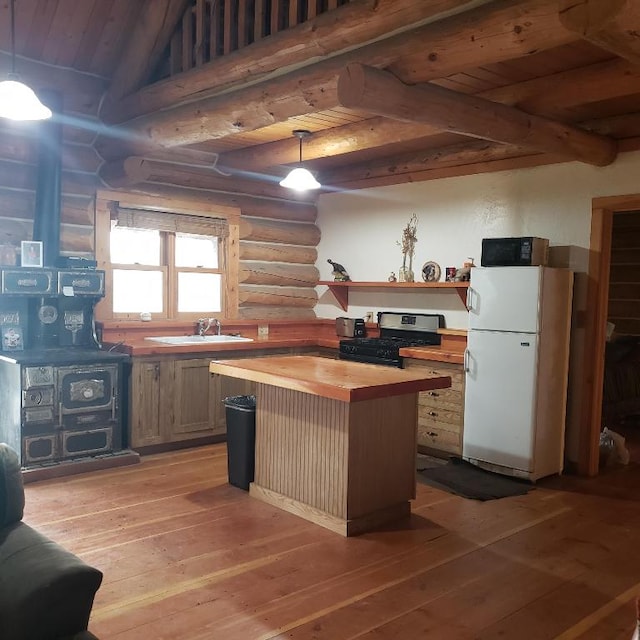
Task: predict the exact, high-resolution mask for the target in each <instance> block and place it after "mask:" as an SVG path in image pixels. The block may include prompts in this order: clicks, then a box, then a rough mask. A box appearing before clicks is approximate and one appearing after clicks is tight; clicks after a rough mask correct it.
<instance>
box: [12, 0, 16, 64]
mask: <svg viewBox="0 0 640 640" xmlns="http://www.w3.org/2000/svg"><path fill="white" fill-rule="evenodd" d="M11 75H12V76H15V75H16V0H11Z"/></svg>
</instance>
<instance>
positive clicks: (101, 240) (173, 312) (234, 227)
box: [95, 192, 240, 322]
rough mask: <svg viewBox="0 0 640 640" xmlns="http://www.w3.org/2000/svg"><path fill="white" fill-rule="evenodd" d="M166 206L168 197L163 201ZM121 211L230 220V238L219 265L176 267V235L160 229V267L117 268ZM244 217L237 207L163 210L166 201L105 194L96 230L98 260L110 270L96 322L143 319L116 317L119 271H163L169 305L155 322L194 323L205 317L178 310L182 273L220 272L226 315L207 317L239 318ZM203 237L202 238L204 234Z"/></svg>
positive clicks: (191, 204)
mask: <svg viewBox="0 0 640 640" xmlns="http://www.w3.org/2000/svg"><path fill="white" fill-rule="evenodd" d="M114 196H117V198H116V197H114ZM161 200H162V201H163V204H164V199H161ZM118 207H124V208H136V209H139V210H142V211H144V212H145V213H146V214H148V215H149V216H153V214H154V213H158V214H161V215H166V214H167V213H169V214H182V215H190V216H199V217H203V218H207V217H208V218H214V219H217V220H218V221H219V220H220V219H225V220H226V221H227V223H228V230H229V231H228V236H227V237H225V238H222V237H219V236H212V237H218V267H217V268H215V269H213V268H207V267H202V268H198V267H177V266H176V265H175V233H174V232H171V231H160V234H161V248H160V251H161V257H160V263H161V264H160V265H159V266H153V265H122V264H115V263H114V264H112V263H111V257H110V232H111V221H112V219H114V218H115V217H116V215H117V210H118ZM239 217H240V211H239V210H238V209H235V208H232V207H225V206H221V205H212V204H210V203H205V202H196V201H193V200H189V201H188V202H184V203H181V205H180V206H177V207H176V206H174V207H171V208H170V209H169V208H167V207H166V206H160V202H159V201H157V200H156V199H155V198H154V197H152V196H145V195H142V194H123V193H119V192H99V193H98V195H97V198H96V209H95V220H96V224H95V230H96V260H97V263H98V267H99V268H100V269H104V271H105V288H106V292H105V297H104V299H103V300H102V301H101V302H100V303H99V304H98V305H97V307H96V319H97V320H100V321H103V322H104V321H105V320H114V321H129V320H138V321H139V320H140V314H139V313H138V312H129V313H114V311H113V270H114V269H125V270H126V269H131V270H138V271H139V270H154V271H157V270H163V273H164V275H163V280H164V282H163V295H164V300H163V306H164V307H165V308H164V312H163V313H162V314H153V316H152V317H153V320H157V321H163V322H171V321H193V320H196V319H197V318H199V317H201V316H202V315H203V313H204V312H203V313H198V312H193V311H189V312H178V308H177V306H178V288H177V287H178V284H177V283H178V274H179V273H181V272H191V273H194V272H195V273H220V274H221V276H222V287H221V311H220V312H217V313H212V312H207V315H211V316H213V317H217V318H219V319H220V320H228V319H232V318H236V317H237V314H238V294H237V289H238V271H239V252H238V244H239V241H238V239H239V226H238V225H239ZM198 235H200V234H198Z"/></svg>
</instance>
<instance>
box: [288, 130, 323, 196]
mask: <svg viewBox="0 0 640 640" xmlns="http://www.w3.org/2000/svg"><path fill="white" fill-rule="evenodd" d="M293 135H294V136H296V137H297V138H298V140H299V142H300V166H298V167H296V168H295V169H292V170H291V171H290V172H289V175H288V176H287V177H286V178H284V179H283V180H281V181H280V186H281V187H286V188H287V189H295V190H296V191H309V190H310V189H319V188H320V187H321V186H322V185H321V184H320V183H319V182H318V181H317V180H316V179H315V178H314V177H313V174H312V173H311V171H309V170H308V169H305V168H304V167H303V166H302V140H303V139H304V138H308V137H309V136H310V135H311V131H307V130H306V129H295V130H294V131H293Z"/></svg>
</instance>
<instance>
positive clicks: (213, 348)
mask: <svg viewBox="0 0 640 640" xmlns="http://www.w3.org/2000/svg"><path fill="white" fill-rule="evenodd" d="M340 340H341V338H338V337H337V336H336V337H328V338H318V337H313V336H311V337H305V338H302V337H288V338H276V337H272V338H257V339H254V340H253V342H230V343H228V344H211V343H207V344H189V345H185V344H183V345H172V344H163V343H162V342H153V341H152V340H144V339H135V340H131V341H127V342H126V343H124V344H120V345H119V346H118V347H117V351H119V352H121V353H127V354H129V355H130V356H134V357H135V356H158V355H161V356H171V355H184V354H190V353H192V354H194V356H195V357H207V356H211V357H216V356H217V355H218V354H224V353H229V352H232V351H242V352H251V351H257V350H260V349H280V348H291V347H326V348H329V349H338V347H339V345H340ZM109 346H112V345H105V348H107V347H109ZM400 355H401V356H404V357H407V358H416V359H419V360H435V361H439V362H455V363H458V364H461V363H462V361H463V357H464V356H463V353H462V352H461V351H460V350H452V349H446V348H443V347H441V346H433V347H414V348H407V349H401V351H400Z"/></svg>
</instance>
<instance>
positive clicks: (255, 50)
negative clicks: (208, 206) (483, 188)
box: [0, 0, 640, 198]
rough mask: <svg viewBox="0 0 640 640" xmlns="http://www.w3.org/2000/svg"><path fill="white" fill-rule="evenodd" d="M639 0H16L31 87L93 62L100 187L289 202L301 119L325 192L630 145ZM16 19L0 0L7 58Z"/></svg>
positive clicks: (636, 108)
mask: <svg viewBox="0 0 640 640" xmlns="http://www.w3.org/2000/svg"><path fill="white" fill-rule="evenodd" d="M639 5H640V3H638V2H636V1H635V0H615V1H613V0H377V1H374V0H351V1H350V2H346V1H343V2H333V3H331V2H327V1H323V0H318V1H317V2H316V0H271V1H270V0H263V1H262V0H247V1H245V0H236V1H235V2H234V1H232V0H224V1H222V0H221V1H220V2H210V0H140V2H131V1H130V0H83V1H82V2H77V0H18V1H17V2H16V52H17V54H18V61H17V66H18V71H19V72H20V73H22V74H23V76H24V77H26V78H28V79H29V80H30V81H31V82H33V83H34V84H35V87H36V88H46V87H47V84H48V83H51V82H52V80H51V78H52V74H53V75H55V74H58V75H57V76H56V77H58V78H59V77H62V75H64V73H65V72H66V71H68V70H69V69H74V70H77V71H79V72H82V73H83V74H84V76H83V78H84V80H83V81H82V82H77V81H76V82H75V84H74V83H71V84H69V83H68V84H67V85H66V90H67V91H68V92H69V93H73V91H76V92H78V91H79V87H80V85H82V89H83V90H84V94H86V95H85V97H84V98H83V99H79V98H77V97H76V98H75V99H74V98H73V97H70V98H69V99H68V100H67V101H66V102H65V104H66V105H67V109H68V110H69V111H70V112H72V113H79V114H85V115H91V116H95V115H97V114H99V116H100V118H101V119H102V120H103V121H104V123H106V125H108V126H107V128H105V129H104V130H103V133H102V134H101V135H100V136H99V137H98V139H97V140H96V142H95V146H96V149H97V150H98V152H99V153H100V155H101V157H102V158H103V160H104V164H103V166H102V169H101V177H102V179H103V181H104V182H105V183H106V184H108V185H110V186H115V187H127V186H131V187H133V186H136V185H140V184H148V183H162V184H170V185H177V186H187V187H197V188H206V189H212V190H223V191H230V192H239V193H248V194H254V195H262V196H269V197H278V198H291V195H290V192H289V193H288V192H286V190H283V189H282V188H281V187H279V186H278V185H277V180H278V179H279V178H280V177H281V176H282V175H284V174H285V173H286V171H287V170H288V168H289V167H290V166H291V165H293V164H295V163H296V162H297V160H298V153H299V148H298V142H297V140H296V139H295V138H294V137H293V136H292V130H293V129H309V130H311V131H312V132H313V135H312V137H311V138H309V139H308V140H307V141H305V143H304V147H303V155H304V161H305V165H306V166H307V167H308V168H310V169H311V170H312V171H314V172H315V173H316V174H317V177H318V178H319V180H320V181H321V182H322V184H323V185H324V186H325V187H326V188H328V189H344V188H362V187H368V186H376V185H381V184H394V183H402V182H410V181H417V180H427V179H433V178H439V177H444V176H450V175H463V174H468V173H476V172H483V171H492V170H500V169H504V168H510V167H518V166H533V165H537V164H544V163H553V162H563V161H567V160H573V159H575V160H579V161H582V162H588V163H590V164H594V165H597V166H603V165H606V164H609V163H610V162H613V161H615V158H616V157H617V154H618V153H619V152H620V151H626V150H632V149H637V148H640V38H639V37H638V35H637V34H638V33H640V8H639ZM216 11H218V12H219V13H217V14H215V13H214V12H216ZM203 21H204V22H203ZM298 23H299V24H298ZM8 24H9V16H8V4H7V3H4V4H3V5H2V6H0V48H1V49H2V50H3V51H4V54H2V55H1V56H0V64H1V65H2V69H7V67H8V61H9V58H10V56H9V51H10V42H9V29H8V28H6V27H7V26H8ZM238 25H239V27H240V28H238ZM205 27H206V33H205ZM216 29H217V31H216ZM203 44H206V49H205V50H204V53H203ZM178 45H179V47H178ZM176 52H177V53H179V56H178V55H177V53H176ZM185 52H186V53H185ZM185 61H186V63H185ZM185 64H186V66H187V67H190V66H192V67H193V68H187V69H186V70H185ZM47 69H49V70H50V71H49V72H47ZM61 74H62V75H61ZM158 78H161V79H158ZM62 84H63V86H65V85H64V83H62ZM89 86H90V87H91V88H90V90H89V89H86V87H89ZM79 92H80V94H82V93H83V91H79ZM103 92H106V95H105V96H103V95H102V94H103ZM65 95H66V94H65ZM100 101H101V102H102V106H101V107H100V110H99V106H98V105H99V102H100ZM438 114H439V115H438Z"/></svg>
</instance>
